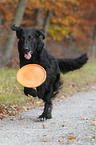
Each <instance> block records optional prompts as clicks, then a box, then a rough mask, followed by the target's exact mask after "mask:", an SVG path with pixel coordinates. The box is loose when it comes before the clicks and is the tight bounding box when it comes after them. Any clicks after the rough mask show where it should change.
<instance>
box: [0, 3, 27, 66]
mask: <svg viewBox="0 0 96 145" xmlns="http://www.w3.org/2000/svg"><path fill="white" fill-rule="evenodd" d="M26 3H27V0H19V2H18V5H17V8H16V12H15V15H14V18H13V20H12V24H16V25H20V23H21V20H22V18H23V15H24V11H25V7H26ZM15 39H16V36H15V33H14V32H13V31H11V29H9V31H8V35H7V39H6V42H5V46H4V49H3V56H4V57H2V61H1V62H2V63H1V66H3V67H5V66H6V65H7V64H8V63H10V59H9V58H10V56H11V52H12V49H13V46H14V42H15Z"/></svg>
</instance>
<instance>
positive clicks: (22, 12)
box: [0, 0, 96, 68]
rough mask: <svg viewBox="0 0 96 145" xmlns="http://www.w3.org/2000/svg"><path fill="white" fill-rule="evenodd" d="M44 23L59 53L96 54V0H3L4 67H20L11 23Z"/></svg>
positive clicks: (0, 39)
mask: <svg viewBox="0 0 96 145" xmlns="http://www.w3.org/2000/svg"><path fill="white" fill-rule="evenodd" d="M12 24H16V25H17V26H19V25H20V26H22V27H24V28H33V27H38V28H41V27H43V28H44V29H45V31H46V40H45V41H44V43H45V47H46V49H47V50H48V51H49V52H51V53H52V54H53V55H54V56H55V57H73V56H76V55H80V53H83V52H87V53H88V55H89V56H90V58H91V59H95V58H96V0H14V1H13V0H0V62H1V67H2V66H3V67H5V66H9V67H13V68H14V67H15V68H16V67H18V66H19V65H18V64H19V60H18V55H17V54H18V53H17V39H16V36H15V32H12V31H11V29H10V27H11V25H12Z"/></svg>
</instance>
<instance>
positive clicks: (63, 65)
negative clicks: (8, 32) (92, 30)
mask: <svg viewBox="0 0 96 145" xmlns="http://www.w3.org/2000/svg"><path fill="white" fill-rule="evenodd" d="M11 29H12V30H13V31H16V35H17V38H18V39H19V42H18V51H19V58H20V68H21V67H23V66H24V65H27V64H39V65H41V66H42V67H44V68H45V70H46V73H47V79H46V81H45V82H44V83H43V84H42V85H41V86H39V87H37V88H36V90H34V89H33V88H24V93H25V95H28V94H30V95H32V96H33V97H36V96H38V97H39V98H41V99H43V101H44V102H45V108H44V112H43V113H42V114H41V115H40V116H39V118H41V119H50V118H51V117H52V115H51V112H52V101H51V98H53V97H54V95H55V94H56V92H57V91H58V89H59V86H60V72H62V73H66V72H69V71H73V70H76V69H79V68H81V67H82V66H83V65H84V64H85V63H86V62H87V60H88V57H87V55H86V54H83V55H82V56H80V57H78V58H72V59H56V58H54V56H53V55H52V54H50V53H49V52H47V50H46V49H45V48H44V43H43V42H42V41H41V39H40V35H42V36H43V39H44V38H45V31H44V29H37V28H27V29H23V28H21V27H16V26H15V25H12V27H11Z"/></svg>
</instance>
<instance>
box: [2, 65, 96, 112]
mask: <svg viewBox="0 0 96 145" xmlns="http://www.w3.org/2000/svg"><path fill="white" fill-rule="evenodd" d="M16 73H17V69H0V109H3V108H4V109H5V108H7V109H8V108H9V110H10V108H11V106H14V105H15V109H16V106H18V107H17V108H23V107H24V106H26V107H27V108H28V107H29V106H35V105H36V104H41V101H40V100H39V99H38V98H33V97H31V96H29V97H27V96H25V95H24V93H23V87H22V86H21V85H20V84H18V82H17V81H16ZM61 79H62V80H63V85H62V89H61V90H60V92H59V94H58V96H68V95H72V94H74V93H76V92H79V91H85V90H87V89H88V88H91V86H92V85H96V62H88V63H87V64H86V65H85V66H84V67H83V68H81V69H79V70H76V71H74V72H69V73H67V74H65V75H63V74H62V75H61Z"/></svg>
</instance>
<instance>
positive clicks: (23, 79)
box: [16, 64, 46, 88]
mask: <svg viewBox="0 0 96 145" xmlns="http://www.w3.org/2000/svg"><path fill="white" fill-rule="evenodd" d="M16 78H17V81H18V83H19V84H21V85H22V86H24V87H27V88H35V87H38V86H40V85H41V84H42V83H44V81H45V79H46V71H45V69H44V68H43V67H42V66H40V65H38V64H28V65H25V66H23V67H22V68H21V69H19V70H18V72H17V75H16Z"/></svg>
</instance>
